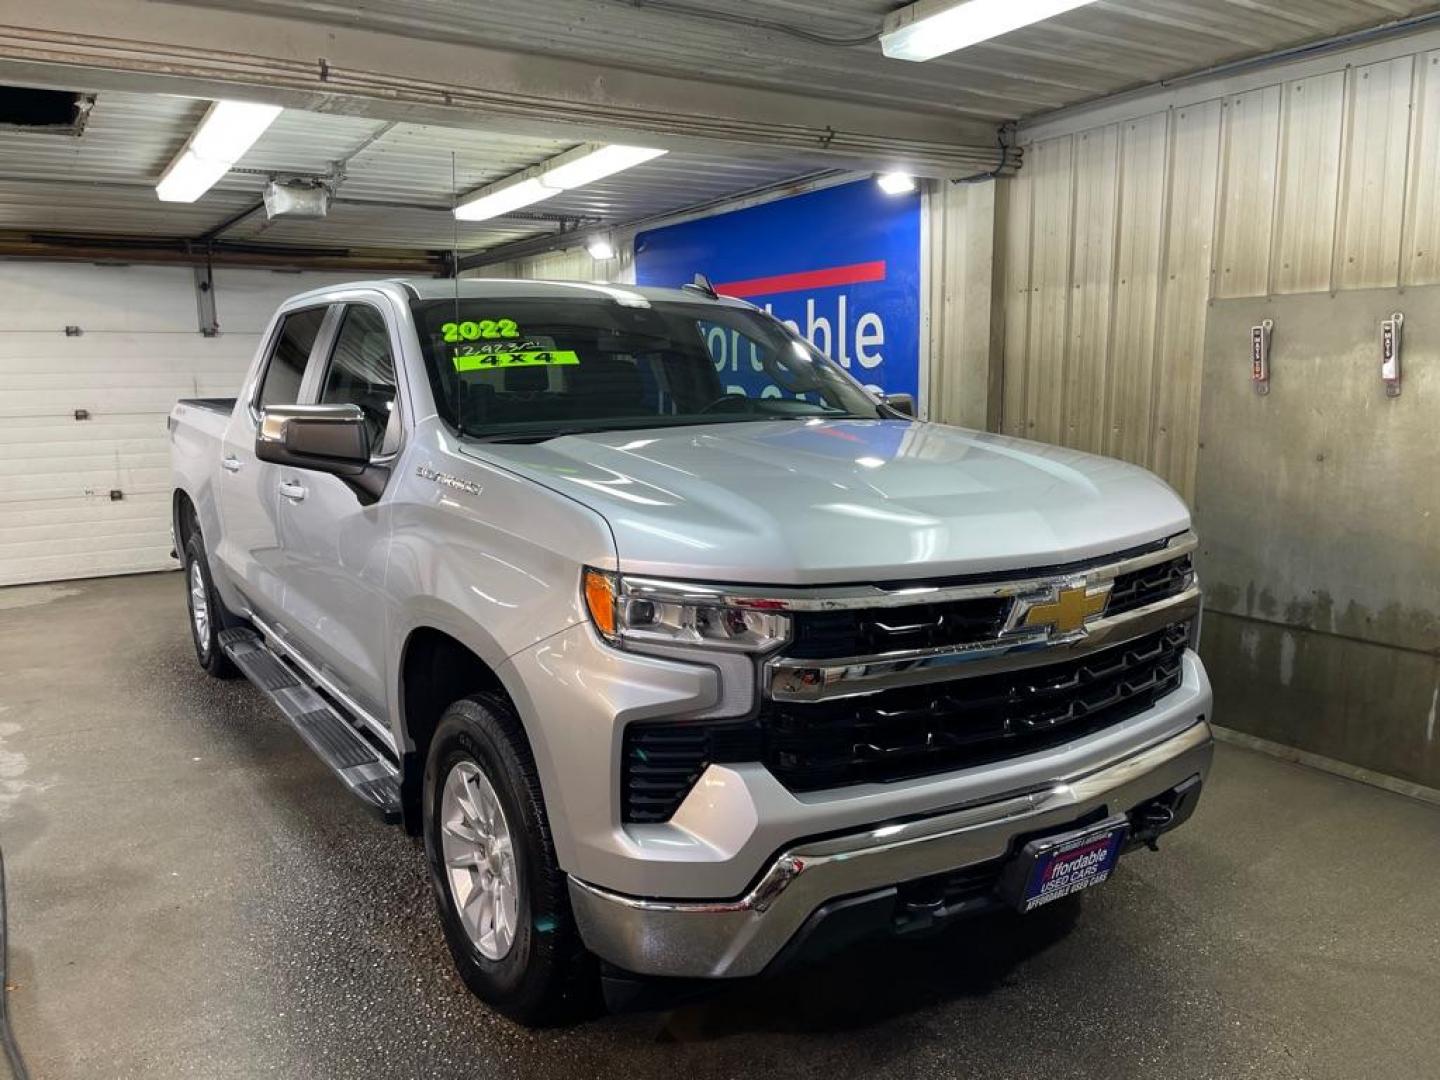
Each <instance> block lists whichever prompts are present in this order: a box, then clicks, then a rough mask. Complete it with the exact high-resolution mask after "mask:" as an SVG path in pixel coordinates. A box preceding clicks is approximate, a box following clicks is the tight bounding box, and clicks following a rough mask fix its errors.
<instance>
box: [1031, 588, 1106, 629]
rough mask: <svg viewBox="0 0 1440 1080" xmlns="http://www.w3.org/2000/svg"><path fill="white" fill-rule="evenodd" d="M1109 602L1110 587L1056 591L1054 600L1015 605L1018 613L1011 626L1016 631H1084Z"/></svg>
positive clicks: (1032, 601)
mask: <svg viewBox="0 0 1440 1080" xmlns="http://www.w3.org/2000/svg"><path fill="white" fill-rule="evenodd" d="M1109 601H1110V585H1109V583H1108V582H1107V583H1106V584H1104V585H1099V586H1096V587H1095V588H1094V589H1093V590H1092V589H1091V588H1090V587H1089V586H1086V585H1074V586H1069V587H1064V588H1060V589H1057V590H1056V592H1055V599H1053V600H1033V599H1032V600H1026V599H1024V598H1021V599H1020V600H1017V601H1016V603H1017V604H1018V605H1020V610H1019V611H1017V612H1016V615H1017V618H1016V619H1015V621H1014V623H1013V625H1014V626H1015V628H1016V629H1021V628H1023V629H1026V630H1037V629H1049V630H1051V631H1053V632H1054V633H1056V634H1073V633H1076V632H1077V631H1083V630H1084V629H1085V624H1086V623H1087V622H1089V621H1090V620H1091V619H1093V618H1095V617H1096V616H1097V615H1100V614H1102V613H1103V612H1104V611H1105V605H1106V604H1107V603H1109Z"/></svg>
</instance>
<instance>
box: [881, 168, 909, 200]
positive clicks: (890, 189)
mask: <svg viewBox="0 0 1440 1080" xmlns="http://www.w3.org/2000/svg"><path fill="white" fill-rule="evenodd" d="M875 183H877V184H879V185H880V190H881V191H883V192H884V193H885V194H886V195H904V194H905V193H906V192H907V191H914V190H915V178H914V177H913V176H911V175H910V174H909V173H903V172H887V173H881V174H880V175H879V176H877V177H876V178H875Z"/></svg>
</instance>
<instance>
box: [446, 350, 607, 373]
mask: <svg viewBox="0 0 1440 1080" xmlns="http://www.w3.org/2000/svg"><path fill="white" fill-rule="evenodd" d="M578 363H580V357H578V356H576V355H575V350H573V349H531V350H526V351H525V352H492V353H470V354H467V355H465V356H457V357H455V370H456V371H488V370H490V369H492V368H512V367H560V366H562V365H567V364H578Z"/></svg>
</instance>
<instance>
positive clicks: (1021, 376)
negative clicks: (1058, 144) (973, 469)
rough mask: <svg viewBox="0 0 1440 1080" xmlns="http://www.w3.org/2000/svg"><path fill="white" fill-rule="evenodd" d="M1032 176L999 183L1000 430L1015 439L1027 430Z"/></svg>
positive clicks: (1023, 172)
mask: <svg viewBox="0 0 1440 1080" xmlns="http://www.w3.org/2000/svg"><path fill="white" fill-rule="evenodd" d="M1034 175H1035V173H1034V172H1033V171H1032V170H1030V169H1022V170H1021V171H1020V173H1019V175H1018V176H1016V177H1015V178H1014V179H1013V180H1005V181H1002V182H1003V183H1005V184H1008V185H1009V187H1010V197H1009V199H1008V200H1006V212H1005V216H1004V218H1003V223H1002V226H1001V235H1002V239H1003V241H1004V251H1005V279H1004V286H1003V287H1004V322H1003V327H1004V333H1005V345H1004V355H1003V358H1002V362H1001V369H1002V371H1003V379H1002V386H1001V394H1000V430H1001V431H1003V432H1005V434H1007V435H1015V436H1024V435H1025V434H1026V430H1027V429H1026V423H1025V383H1026V377H1027V375H1028V374H1029V364H1028V363H1027V362H1026V358H1027V357H1028V356H1029V355H1030V266H1031V262H1032V261H1033V258H1034V250H1035V248H1034V245H1033V244H1032V243H1031V242H1030V236H1031V226H1032V223H1033V216H1034V198H1033V192H1034V189H1035V185H1034V184H1033V183H1032V182H1031V181H1032V178H1033V177H1034Z"/></svg>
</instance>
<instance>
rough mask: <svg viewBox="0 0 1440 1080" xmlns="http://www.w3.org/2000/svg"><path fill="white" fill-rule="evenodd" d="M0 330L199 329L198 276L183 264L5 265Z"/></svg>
mask: <svg viewBox="0 0 1440 1080" xmlns="http://www.w3.org/2000/svg"><path fill="white" fill-rule="evenodd" d="M0 290H3V292H0V295H4V297H5V300H6V303H5V304H4V305H3V306H0V333H11V332H14V331H17V330H19V331H46V330H49V331H63V330H64V328H65V327H67V326H78V327H80V328H81V330H83V331H85V332H87V333H92V332H99V331H116V330H128V331H145V332H149V333H164V332H167V331H169V332H173V333H190V334H194V333H195V332H196V329H197V316H196V309H195V291H194V275H193V273H192V272H191V270H190V269H189V268H188V267H178V266H85V265H72V264H66V263H33V262H16V263H10V264H4V265H0Z"/></svg>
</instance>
